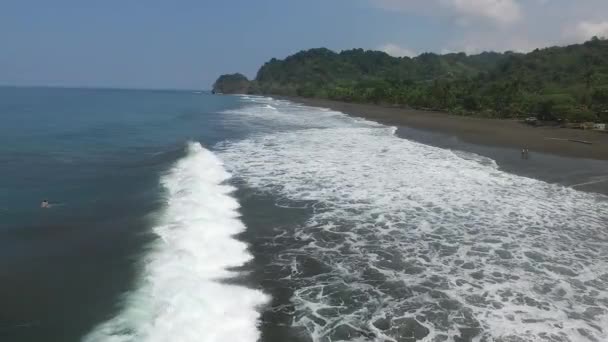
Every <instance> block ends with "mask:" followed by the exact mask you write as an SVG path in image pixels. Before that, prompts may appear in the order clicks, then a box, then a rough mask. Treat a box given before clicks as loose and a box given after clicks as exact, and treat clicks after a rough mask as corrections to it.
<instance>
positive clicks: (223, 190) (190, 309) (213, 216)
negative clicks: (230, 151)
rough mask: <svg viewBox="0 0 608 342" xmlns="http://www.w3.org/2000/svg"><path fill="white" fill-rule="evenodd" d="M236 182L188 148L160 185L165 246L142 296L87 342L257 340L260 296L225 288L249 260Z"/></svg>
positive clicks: (152, 256)
mask: <svg viewBox="0 0 608 342" xmlns="http://www.w3.org/2000/svg"><path fill="white" fill-rule="evenodd" d="M229 178H230V174H229V173H228V172H226V171H225V170H224V168H223V165H222V162H221V161H220V159H219V158H217V157H216V156H215V155H214V154H213V153H211V152H210V151H208V150H206V149H204V148H203V147H202V146H201V145H200V144H198V143H190V144H189V145H188V153H187V156H186V157H184V158H183V159H181V160H179V161H178V162H177V163H176V164H175V166H174V167H173V168H172V169H171V170H170V172H169V173H168V174H167V175H166V176H164V177H163V178H162V180H161V183H162V185H163V186H164V188H165V190H166V193H167V206H166V209H165V213H164V215H163V219H162V222H160V223H159V224H158V225H157V226H156V227H154V232H155V233H156V234H157V235H158V237H159V239H158V240H157V242H156V243H155V245H154V246H153V247H152V249H151V251H150V253H149V254H148V255H147V257H146V258H145V260H144V261H143V272H142V274H141V277H140V281H139V284H138V286H137V289H136V290H135V291H134V292H133V293H131V294H129V295H128V296H127V297H126V298H127V300H126V303H125V306H124V309H123V310H122V311H121V312H120V313H119V314H118V315H117V316H115V317H114V318H112V319H110V320H109V321H107V322H105V323H103V324H101V325H99V326H97V327H96V328H95V329H94V330H93V331H92V332H91V333H90V334H89V335H88V336H86V337H85V339H84V341H87V342H97V341H104V342H127V341H151V342H153V341H181V342H188V341H197V342H200V341H242V342H251V341H256V340H258V339H259V331H258V329H257V323H258V319H259V312H258V311H257V310H256V308H257V307H259V306H261V305H263V304H264V303H265V302H266V301H267V296H266V295H265V294H263V293H262V292H260V291H257V290H253V289H248V288H246V287H241V286H235V285H228V284H224V283H221V282H220V280H221V279H225V278H229V277H232V276H234V275H235V274H234V272H231V271H228V270H227V269H228V268H231V267H237V266H241V265H243V264H244V263H246V262H247V261H249V260H250V259H251V255H250V254H249V253H248V251H247V246H246V244H244V243H243V242H240V241H238V240H236V239H234V238H233V236H234V235H235V234H238V233H240V232H242V231H243V230H244V229H245V226H244V224H243V223H242V222H241V221H240V220H239V217H238V216H239V214H238V212H237V209H238V207H239V204H238V202H237V201H236V200H235V199H234V198H233V197H231V196H230V194H231V192H232V191H233V190H234V189H233V188H232V187H230V186H228V185H225V184H224V182H225V181H226V180H227V179H229Z"/></svg>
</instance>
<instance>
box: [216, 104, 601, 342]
mask: <svg viewBox="0 0 608 342" xmlns="http://www.w3.org/2000/svg"><path fill="white" fill-rule="evenodd" d="M270 106H272V107H273V108H270ZM226 115H228V116H231V117H234V118H239V119H240V120H243V121H244V123H245V124H249V123H255V124H256V125H259V126H263V125H265V124H268V125H272V126H273V127H280V128H281V129H279V130H274V131H268V133H267V134H257V135H253V136H251V137H249V138H248V139H245V140H241V141H231V142H225V143H222V144H220V145H219V146H218V147H217V148H218V151H219V152H218V153H219V155H220V156H221V157H222V159H223V160H224V161H225V162H226V165H227V166H228V169H229V170H230V171H231V172H234V173H235V176H237V177H239V178H242V179H243V180H244V181H246V183H247V185H248V186H249V187H252V188H254V189H257V190H258V191H261V192H266V193H268V194H270V195H271V196H273V197H275V198H280V199H281V201H282V203H285V201H288V200H292V201H293V202H294V203H301V202H307V203H313V205H312V206H311V208H312V214H311V217H310V218H309V220H308V221H307V222H306V223H305V224H303V225H297V226H294V227H289V228H285V229H284V230H285V231H284V232H282V233H281V235H280V236H281V237H280V239H281V240H280V242H277V244H276V245H277V251H273V256H274V259H273V264H275V265H276V266H277V267H276V269H283V270H285V271H284V274H282V275H279V276H283V277H284V278H282V279H284V280H283V281H285V282H287V284H284V286H286V287H290V288H293V289H294V293H293V296H292V298H291V301H292V303H293V304H294V306H295V313H294V319H293V325H294V326H297V327H300V328H304V329H305V330H306V331H307V332H308V334H309V335H310V336H311V337H312V340H314V341H338V340H340V341H342V340H347V341H370V340H379V341H383V340H386V341H405V340H407V341H410V340H414V339H415V340H424V341H469V340H471V338H472V339H473V340H474V341H501V342H506V341H541V340H542V341H560V342H566V341H568V342H577V341H608V329H607V328H606V327H608V290H607V289H608V273H607V271H606V270H607V269H608V231H607V230H606V223H607V222H608V198H606V197H605V196H601V195H595V194H590V193H584V192H579V191H576V190H574V189H571V188H567V187H563V186H561V185H556V184H548V183H546V182H542V181H539V180H535V179H530V178H525V177H520V176H516V175H513V174H509V173H506V172H503V171H501V170H500V168H499V167H498V166H497V165H496V163H495V162H493V161H492V160H489V159H488V158H484V157H481V156H477V155H474V154H470V153H465V152H454V151H450V150H447V149H441V148H437V147H432V146H428V145H423V144H419V143H416V142H414V141H410V140H407V139H400V138H398V137H396V136H395V134H394V133H395V129H394V128H392V127H386V126H382V125H379V124H374V123H371V122H369V121H365V120H355V119H352V118H350V117H348V116H346V115H343V114H340V113H337V112H332V111H328V110H319V109H316V108H310V107H303V106H297V105H293V104H290V103H288V102H285V101H275V100H272V99H262V98H256V99H255V101H252V102H251V103H250V105H249V106H245V107H244V108H241V109H239V110H236V111H230V112H227V113H226ZM514 153H516V152H514ZM277 229H281V227H277ZM310 265H315V266H314V267H312V268H311V266H310Z"/></svg>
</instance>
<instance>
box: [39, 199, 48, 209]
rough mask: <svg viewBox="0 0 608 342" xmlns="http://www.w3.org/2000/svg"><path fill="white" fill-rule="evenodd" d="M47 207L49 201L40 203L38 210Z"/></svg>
mask: <svg viewBox="0 0 608 342" xmlns="http://www.w3.org/2000/svg"><path fill="white" fill-rule="evenodd" d="M48 207H49V201H47V200H44V201H42V203H40V208H48Z"/></svg>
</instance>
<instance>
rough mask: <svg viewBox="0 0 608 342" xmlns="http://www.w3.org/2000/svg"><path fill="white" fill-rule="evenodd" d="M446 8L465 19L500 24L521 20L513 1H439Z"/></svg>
mask: <svg viewBox="0 0 608 342" xmlns="http://www.w3.org/2000/svg"><path fill="white" fill-rule="evenodd" d="M440 1H441V3H442V4H443V5H444V6H445V7H446V8H451V9H453V10H454V11H455V12H456V13H458V14H459V15H461V16H465V17H470V16H471V17H480V18H485V19H490V20H493V21H496V22H498V23H502V24H510V23H514V22H516V21H518V20H520V19H521V17H522V13H521V9H520V7H519V4H518V3H517V2H515V1H514V0H440Z"/></svg>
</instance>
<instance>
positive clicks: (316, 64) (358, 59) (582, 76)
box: [249, 38, 608, 122]
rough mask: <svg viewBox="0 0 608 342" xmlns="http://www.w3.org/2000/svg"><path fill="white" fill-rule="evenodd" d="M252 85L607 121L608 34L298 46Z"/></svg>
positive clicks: (506, 114)
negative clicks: (444, 49)
mask: <svg viewBox="0 0 608 342" xmlns="http://www.w3.org/2000/svg"><path fill="white" fill-rule="evenodd" d="M249 92H250V93H260V94H272V95H292V96H303V97H319V98H328V99H333V100H340V101H353V102H366V103H383V104H389V105H403V106H409V107H413V108H428V109H434V110H443V111H448V112H451V113H456V114H461V115H476V116H485V117H498V118H515V117H527V116H537V117H538V118H540V119H542V120H558V121H568V122H583V121H603V122H606V121H608V41H607V40H604V39H599V38H593V39H592V40H590V41H588V42H585V43H584V44H578V45H570V46H566V47H550V48H544V49H537V50H534V51H532V52H530V53H527V54H519V53H511V52H506V53H494V52H486V53H482V54H478V55H471V56H467V55H466V54H464V53H458V54H447V55H437V54H432V53H425V54H422V55H420V56H418V57H415V58H408V57H403V58H397V57H391V56H389V55H387V54H386V53H384V52H379V51H365V50H362V49H355V50H347V51H342V52H340V53H335V52H333V51H331V50H328V49H324V48H321V49H311V50H308V51H302V52H299V53H296V54H294V55H292V56H289V57H287V58H285V59H284V60H277V59H272V60H271V61H269V62H267V63H266V64H264V65H263V66H262V67H261V68H260V70H259V71H258V73H257V76H256V79H255V80H254V81H252V83H251V85H250V90H249Z"/></svg>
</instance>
